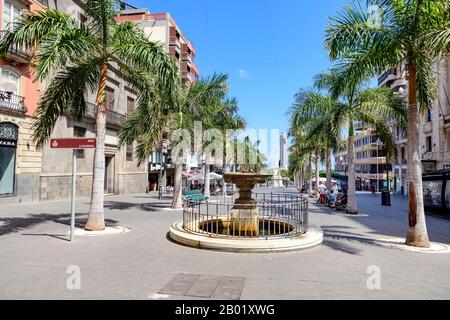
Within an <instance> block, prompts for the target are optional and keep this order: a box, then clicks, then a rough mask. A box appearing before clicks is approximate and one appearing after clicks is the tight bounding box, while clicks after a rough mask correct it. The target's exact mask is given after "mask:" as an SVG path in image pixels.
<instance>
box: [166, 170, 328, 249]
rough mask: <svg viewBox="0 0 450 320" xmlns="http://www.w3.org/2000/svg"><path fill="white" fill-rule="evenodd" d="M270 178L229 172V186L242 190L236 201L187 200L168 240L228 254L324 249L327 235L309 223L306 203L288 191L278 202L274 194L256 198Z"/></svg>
mask: <svg viewBox="0 0 450 320" xmlns="http://www.w3.org/2000/svg"><path fill="white" fill-rule="evenodd" d="M269 177H270V175H263V174H254V173H229V174H225V175H224V180H225V182H227V183H233V184H235V185H237V187H238V188H239V197H238V198H237V199H236V200H235V201H233V202H228V200H227V199H226V198H224V199H220V198H219V199H214V198H213V199H209V200H208V201H195V200H194V201H193V200H190V199H189V198H185V199H183V220H182V221H178V222H176V223H174V224H173V225H172V226H171V228H170V233H169V235H170V239H171V240H172V241H174V242H176V243H179V244H182V245H184V246H189V247H193V248H200V249H208V250H220V251H227V252H284V251H293V250H301V249H306V248H311V247H314V246H317V245H320V244H321V243H322V241H323V231H322V229H321V228H317V227H314V226H312V225H310V224H309V222H308V221H309V220H308V199H306V198H303V197H302V195H300V194H298V195H295V194H289V193H284V194H278V195H276V199H277V200H274V199H273V193H270V194H269V193H266V194H264V193H254V194H252V189H253V188H254V187H255V186H256V185H257V184H260V183H265V182H266V181H267V179H268V178H269ZM266 195H267V196H268V197H267V199H266ZM252 197H253V198H255V199H256V200H255V199H253V198H252Z"/></svg>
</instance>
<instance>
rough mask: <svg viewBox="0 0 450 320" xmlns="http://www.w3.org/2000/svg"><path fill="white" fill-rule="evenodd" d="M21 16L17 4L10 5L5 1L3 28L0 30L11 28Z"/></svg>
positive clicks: (20, 10)
mask: <svg viewBox="0 0 450 320" xmlns="http://www.w3.org/2000/svg"><path fill="white" fill-rule="evenodd" d="M21 14H22V8H20V7H18V5H17V3H11V2H9V1H7V0H5V1H4V2H3V21H2V22H3V26H2V29H8V28H12V26H13V23H14V22H17V21H18V20H19V18H20V16H21Z"/></svg>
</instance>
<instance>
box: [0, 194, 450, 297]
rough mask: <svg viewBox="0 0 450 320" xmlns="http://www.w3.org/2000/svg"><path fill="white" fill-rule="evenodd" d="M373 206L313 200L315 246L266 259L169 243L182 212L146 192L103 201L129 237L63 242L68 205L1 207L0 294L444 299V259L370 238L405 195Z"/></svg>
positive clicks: (449, 231) (387, 227)
mask: <svg viewBox="0 0 450 320" xmlns="http://www.w3.org/2000/svg"><path fill="white" fill-rule="evenodd" d="M265 191H267V190H265ZM270 191H273V192H295V191H294V190H285V189H283V190H270ZM380 202H381V201H380V199H379V197H376V198H375V197H372V196H371V195H370V194H360V195H358V204H359V207H360V210H361V212H364V213H366V214H367V215H363V216H360V217H350V216H346V215H342V214H338V213H336V212H334V211H331V210H330V209H328V208H322V207H318V206H316V205H314V204H313V202H312V203H311V206H310V221H311V223H312V224H315V225H317V226H321V227H322V228H323V230H324V233H325V235H324V237H325V240H324V243H323V245H321V246H318V247H315V248H313V249H309V250H306V251H301V252H289V253H270V254H257V253H254V254H247V253H223V252H214V251H203V250H198V249H193V248H187V247H183V246H180V245H177V244H175V243H173V242H171V241H169V240H168V238H167V233H168V230H169V227H170V225H171V224H173V223H174V222H176V221H179V220H181V218H182V213H181V211H171V210H166V209H165V208H167V207H168V206H169V204H170V198H169V197H166V198H164V199H163V200H158V199H157V195H155V194H137V195H128V196H112V197H107V198H106V201H105V206H106V209H105V217H106V221H107V225H109V226H121V227H127V228H130V229H131V232H128V233H125V234H120V235H112V236H106V237H105V236H104V237H76V238H75V241H74V242H72V243H71V242H69V241H68V234H67V233H68V231H69V224H70V215H69V211H70V202H69V201H58V202H48V203H39V204H11V205H3V206H2V207H1V208H0V270H1V272H0V298H1V299H194V298H195V297H194V296H189V295H184V296H178V295H170V294H167V293H170V290H169V289H170V288H171V287H170V286H171V283H173V280H174V279H176V278H177V277H178V278H180V277H183V275H186V276H184V277H187V278H188V281H190V280H189V279H196V280H198V279H209V280H211V281H216V285H217V286H220V285H221V283H222V282H221V281H229V282H233V281H234V282H236V283H237V284H238V285H239V287H240V289H239V290H238V291H236V292H235V295H234V296H233V297H234V298H240V299H243V300H245V299H267V300H278V299H448V298H450V272H449V268H450V254H424V253H415V252H407V251H402V250H398V249H390V248H385V247H381V246H379V245H377V244H376V243H375V242H373V240H374V239H379V238H386V237H404V236H405V233H406V227H407V209H406V198H402V197H397V196H393V198H392V207H382V206H381V204H380ZM87 210H88V200H87V199H84V200H80V201H79V204H78V212H79V213H78V215H77V224H78V226H79V227H82V226H83V220H84V219H85V218H86V213H87ZM427 222H428V230H429V235H430V238H431V240H432V241H433V242H440V243H444V244H450V221H449V220H446V219H441V218H436V217H430V216H428V217H427ZM69 266H78V267H79V268H80V270H81V288H80V289H79V290H69V289H68V288H67V285H66V282H67V279H68V277H69V276H70V275H69V274H68V273H67V270H68V267H69ZM371 266H375V268H379V269H377V270H379V271H380V272H381V278H380V279H381V282H380V284H381V288H380V290H370V289H368V286H367V281H368V278H369V277H370V276H371V274H368V269H369V271H370V270H373V269H370V268H369V267H371ZM372 268H373V267H372ZM168 288H169V289H168ZM163 289H164V290H163ZM200 289H201V286H200ZM200 289H199V290H200ZM203 289H204V288H203ZM168 290H169V291H168ZM200 291H201V290H200ZM200 291H197V292H200ZM193 295H195V293H194V294H193ZM197 298H202V296H201V295H197ZM212 298H214V296H212Z"/></svg>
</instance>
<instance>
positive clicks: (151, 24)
mask: <svg viewBox="0 0 450 320" xmlns="http://www.w3.org/2000/svg"><path fill="white" fill-rule="evenodd" d="M118 20H119V21H132V22H135V23H137V24H139V25H140V27H141V28H142V29H143V30H144V33H145V34H146V35H147V36H148V38H149V39H150V40H153V41H158V42H159V43H161V44H163V46H164V47H165V48H166V50H167V51H168V52H170V53H171V54H172V56H173V57H174V59H175V61H176V62H177V65H178V67H179V69H180V72H181V77H182V80H183V82H184V83H186V84H188V83H192V82H195V81H197V80H198V77H199V71H198V68H197V66H196V64H195V56H196V50H195V47H194V45H193V44H192V43H191V41H189V39H188V38H187V37H186V36H185V35H184V34H183V32H182V31H181V29H180V27H179V26H178V25H177V23H176V21H175V19H174V18H173V17H172V16H171V15H170V13H150V11H149V10H148V9H147V8H136V7H134V6H132V5H130V4H127V3H125V2H122V3H121V8H120V16H119V17H118ZM168 139H170V137H168ZM164 140H167V139H164ZM165 145H167V141H166V143H164V141H162V142H161V143H160V147H159V148H157V150H155V152H154V153H153V154H152V155H151V156H150V159H149V166H148V170H149V178H148V180H149V189H150V190H156V189H157V188H158V187H159V186H162V187H163V188H165V186H166V185H172V184H173V181H174V173H175V172H174V171H175V170H174V166H173V165H172V164H171V163H167V159H170V150H166V151H167V154H163V155H161V153H162V152H161V151H162V150H164V149H167V148H166V146H165ZM169 162H170V161H169ZM161 165H163V167H164V168H162V169H163V170H161ZM199 165H200V161H199V159H197V157H196V156H195V155H191V156H190V157H189V159H188V163H187V164H186V169H187V171H189V170H190V169H191V168H196V167H198V166H199Z"/></svg>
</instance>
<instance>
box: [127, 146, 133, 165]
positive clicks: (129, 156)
mask: <svg viewBox="0 0 450 320" xmlns="http://www.w3.org/2000/svg"><path fill="white" fill-rule="evenodd" d="M126 158H127V161H133V144H132V143H131V144H127V150H126Z"/></svg>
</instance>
